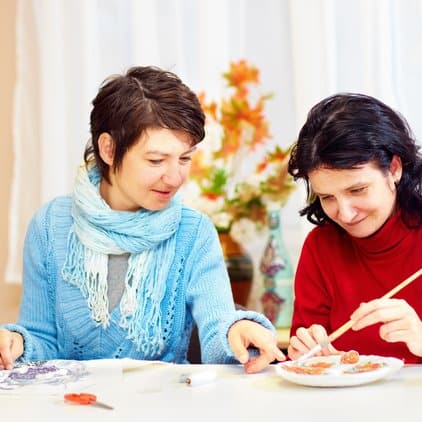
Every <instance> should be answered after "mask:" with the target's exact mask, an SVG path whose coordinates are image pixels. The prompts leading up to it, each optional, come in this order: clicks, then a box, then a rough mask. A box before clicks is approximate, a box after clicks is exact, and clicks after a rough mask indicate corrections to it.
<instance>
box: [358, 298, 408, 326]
mask: <svg viewBox="0 0 422 422" xmlns="http://www.w3.org/2000/svg"><path fill="white" fill-rule="evenodd" d="M396 306H399V307H401V306H405V307H406V306H409V305H408V304H407V302H406V301H405V300H402V299H374V300H371V301H370V302H363V303H361V304H360V305H359V308H358V309H356V311H355V312H353V313H352V315H351V316H350V319H351V320H353V321H357V320H360V319H362V318H363V317H364V316H366V315H368V314H370V313H372V312H374V311H376V310H378V309H381V308H390V307H396Z"/></svg>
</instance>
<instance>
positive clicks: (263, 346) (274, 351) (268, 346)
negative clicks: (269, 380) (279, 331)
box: [251, 337, 286, 363]
mask: <svg viewBox="0 0 422 422" xmlns="http://www.w3.org/2000/svg"><path fill="white" fill-rule="evenodd" d="M251 345H253V346H255V347H256V348H257V349H258V350H259V354H260V355H265V356H268V359H269V362H270V363H271V362H273V361H274V360H278V361H282V360H285V359H286V357H285V356H284V353H283V352H282V351H281V350H280V349H279V348H278V346H277V341H276V339H275V337H274V338H272V339H271V340H270V341H263V340H262V337H258V338H256V339H254V338H252V339H251Z"/></svg>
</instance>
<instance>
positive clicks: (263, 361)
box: [245, 353, 273, 374]
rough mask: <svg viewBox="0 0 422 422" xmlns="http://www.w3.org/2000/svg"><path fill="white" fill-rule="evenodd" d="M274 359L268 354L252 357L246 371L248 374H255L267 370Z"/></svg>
mask: <svg viewBox="0 0 422 422" xmlns="http://www.w3.org/2000/svg"><path fill="white" fill-rule="evenodd" d="M272 361H273V359H272V358H271V357H270V356H269V355H267V354H266V353H262V354H260V355H259V356H254V357H252V358H251V359H250V360H249V362H248V363H246V364H245V371H246V372H247V373H248V374H254V373H257V372H260V371H262V370H263V369H265V368H266V367H267V366H268V365H269V364H270V363H271V362H272Z"/></svg>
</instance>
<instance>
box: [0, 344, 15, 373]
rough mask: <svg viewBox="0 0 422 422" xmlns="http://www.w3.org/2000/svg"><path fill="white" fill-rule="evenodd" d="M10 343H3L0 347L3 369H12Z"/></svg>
mask: <svg viewBox="0 0 422 422" xmlns="http://www.w3.org/2000/svg"><path fill="white" fill-rule="evenodd" d="M10 349H11V345H10V344H9V345H4V346H2V347H1V348H0V363H1V365H2V366H3V369H8V370H11V369H13V359H12V353H11V350H10Z"/></svg>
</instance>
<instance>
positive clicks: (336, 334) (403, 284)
mask: <svg viewBox="0 0 422 422" xmlns="http://www.w3.org/2000/svg"><path fill="white" fill-rule="evenodd" d="M421 275H422V268H419V270H418V271H416V272H415V273H413V274H412V275H411V276H410V277H408V278H406V280H404V281H402V282H401V283H400V284H398V285H397V286H396V287H394V288H393V289H391V290H390V291H389V292H388V293H386V294H385V295H384V296H382V297H381V299H389V298H390V297H392V296H394V295H395V294H396V293H397V292H399V291H400V290H401V289H403V288H404V287H406V286H407V285H408V284H410V283H411V282H412V281H414V280H416V279H417V278H418V277H419V276H421ZM353 324H354V321H352V320H349V321H347V322H346V323H345V324H343V325H342V326H341V327H340V328H337V330H335V331H333V332H332V333H331V334H330V335H329V336H328V342H329V343H331V342H332V341H334V340H336V339H338V338H339V337H340V336H341V335H343V334H344V333H345V332H346V331H347V330H349V329H350V328H351V327H352V325H353Z"/></svg>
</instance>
